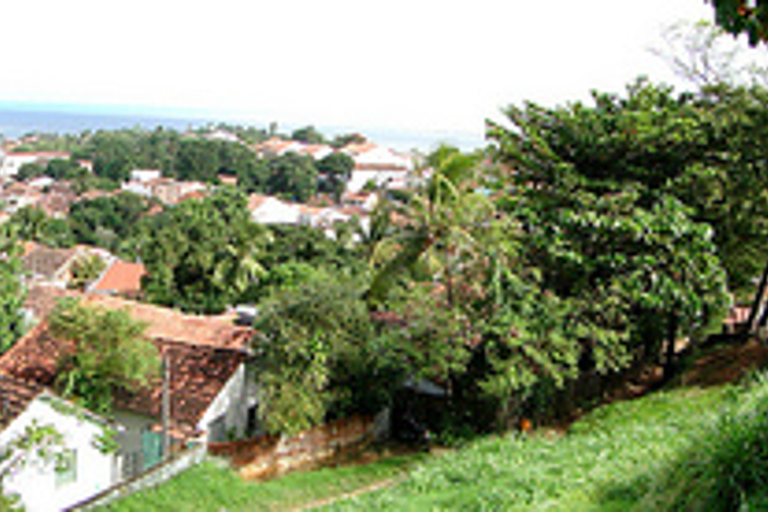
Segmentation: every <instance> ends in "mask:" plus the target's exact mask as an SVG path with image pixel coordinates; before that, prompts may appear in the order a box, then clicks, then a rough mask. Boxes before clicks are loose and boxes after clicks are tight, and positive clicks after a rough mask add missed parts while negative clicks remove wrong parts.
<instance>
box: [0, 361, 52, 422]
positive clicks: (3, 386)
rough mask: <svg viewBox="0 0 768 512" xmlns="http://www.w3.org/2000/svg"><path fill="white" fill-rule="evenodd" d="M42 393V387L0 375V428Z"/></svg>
mask: <svg viewBox="0 0 768 512" xmlns="http://www.w3.org/2000/svg"><path fill="white" fill-rule="evenodd" d="M43 391H44V388H43V387H42V386H39V385H37V384H34V383H28V382H23V381H20V380H17V379H14V378H13V377H11V376H8V375H4V374H2V373H0V426H2V427H5V426H6V425H8V424H9V423H10V422H11V421H13V420H14V419H15V418H16V417H17V416H18V415H19V414H21V413H22V412H24V411H25V410H26V408H27V406H28V405H29V403H30V402H31V401H32V400H34V399H35V397H36V396H37V395H39V394H40V393H42V392H43Z"/></svg>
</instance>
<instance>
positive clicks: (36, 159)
mask: <svg viewBox="0 0 768 512" xmlns="http://www.w3.org/2000/svg"><path fill="white" fill-rule="evenodd" d="M55 158H61V159H68V158H69V153H64V152H58V151H37V152H34V153H7V154H6V155H5V157H3V158H2V162H0V178H10V177H13V176H16V175H17V174H18V173H19V169H21V166H22V165H24V164H32V163H40V164H46V163H48V162H50V161H51V160H53V159H55Z"/></svg>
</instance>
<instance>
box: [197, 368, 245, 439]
mask: <svg viewBox="0 0 768 512" xmlns="http://www.w3.org/2000/svg"><path fill="white" fill-rule="evenodd" d="M251 373H252V372H250V371H248V370H247V367H246V365H245V364H241V365H240V366H239V367H238V369H237V371H235V373H234V374H233V375H232V377H230V379H229V381H228V382H227V384H226V385H225V386H224V388H223V389H222V390H221V391H220V392H219V394H218V396H217V397H216V398H215V399H214V400H213V402H211V405H210V406H208V409H207V410H206V411H205V414H203V417H202V418H201V419H200V422H199V423H198V424H197V429H198V430H203V431H205V432H206V437H205V442H212V441H225V440H226V438H225V439H214V438H213V437H215V435H214V436H212V435H211V434H212V432H211V428H210V427H211V424H212V423H213V422H214V421H216V420H217V419H218V418H220V417H222V416H223V417H224V431H225V432H233V433H234V434H235V435H236V436H237V437H241V436H243V435H244V433H245V427H246V424H247V422H248V408H249V407H252V406H254V405H256V400H257V398H256V379H255V378H254V377H253V375H252V374H251ZM213 434H215V432H214V433H213Z"/></svg>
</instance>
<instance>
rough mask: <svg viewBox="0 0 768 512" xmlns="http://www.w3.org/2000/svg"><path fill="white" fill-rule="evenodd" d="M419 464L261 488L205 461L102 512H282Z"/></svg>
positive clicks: (409, 461) (375, 466)
mask: <svg viewBox="0 0 768 512" xmlns="http://www.w3.org/2000/svg"><path fill="white" fill-rule="evenodd" d="M422 459H423V456H422V455H410V456H397V457H391V458H387V459H381V460H379V461H377V462H374V463H372V464H369V465H365V466H345V467H337V468H323V469H319V470H316V471H309V472H300V473H292V474H290V475H287V476H284V477H282V478H278V479H274V480H270V481H267V482H261V483H258V482H245V481H243V480H241V479H240V478H239V477H238V476H237V474H236V473H235V472H234V471H232V470H230V469H228V468H227V467H226V466H225V465H224V464H223V463H222V462H220V461H213V460H207V461H205V462H203V463H202V464H201V465H199V466H196V467H194V468H192V469H190V470H189V471H186V472H184V473H182V474H181V475H179V476H177V477H176V478H174V479H172V480H170V481H169V482H167V483H165V484H163V485H161V486H159V487H156V488H154V489H149V490H146V491H142V492H140V493H138V494H135V495H133V496H130V497H128V498H126V499H123V500H121V501H118V502H116V503H113V504H111V505H109V506H108V507H105V508H104V509H102V510H110V511H120V512H127V511H136V512H138V511H142V512H144V511H151V510H173V511H174V512H185V511H190V512H191V511H195V512H198V511H207V510H213V511H219V510H226V511H227V512H234V511H238V510H242V511H245V510H248V511H255V510H286V509H291V508H294V507H297V506H300V505H303V504H307V503H310V502H315V501H318V500H323V499H327V498H332V497H337V496H341V495H343V494H344V493H347V492H351V491H354V490H357V489H360V488H363V487H366V486H368V485H371V484H373V483H375V482H380V481H382V480H387V479H389V478H394V477H397V476H399V475H402V474H403V472H404V471H405V470H406V469H407V468H409V467H411V466H412V465H413V464H414V463H416V462H418V461H420V460H422Z"/></svg>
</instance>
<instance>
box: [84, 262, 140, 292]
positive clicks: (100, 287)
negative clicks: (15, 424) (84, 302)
mask: <svg viewBox="0 0 768 512" xmlns="http://www.w3.org/2000/svg"><path fill="white" fill-rule="evenodd" d="M146 273H147V269H146V268H145V267H144V265H142V264H141V263H130V262H127V261H121V260H115V261H114V262H113V263H112V264H111V265H110V266H109V268H108V269H107V270H106V271H105V272H104V273H103V274H102V275H101V278H100V279H99V280H98V281H96V282H95V283H93V285H92V286H91V287H90V290H91V291H94V292H111V293H116V294H118V295H126V294H137V293H139V292H140V291H141V278H142V276H144V275H145V274H146Z"/></svg>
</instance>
